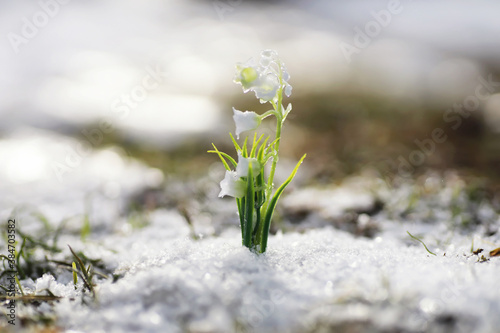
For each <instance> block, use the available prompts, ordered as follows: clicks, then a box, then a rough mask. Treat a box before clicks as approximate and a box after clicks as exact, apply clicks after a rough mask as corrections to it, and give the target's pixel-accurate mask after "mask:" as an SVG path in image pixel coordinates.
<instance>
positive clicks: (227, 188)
mask: <svg viewBox="0 0 500 333" xmlns="http://www.w3.org/2000/svg"><path fill="white" fill-rule="evenodd" d="M245 190H246V182H245V181H244V180H243V179H241V178H240V177H238V176H237V174H236V171H229V170H227V171H226V175H225V176H224V179H223V180H222V181H221V182H220V193H219V198H222V197H224V196H225V195H229V196H231V197H235V198H243V197H244V196H245Z"/></svg>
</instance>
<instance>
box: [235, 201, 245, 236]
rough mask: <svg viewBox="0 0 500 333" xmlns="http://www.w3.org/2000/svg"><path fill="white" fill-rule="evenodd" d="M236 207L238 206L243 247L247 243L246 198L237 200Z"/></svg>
mask: <svg viewBox="0 0 500 333" xmlns="http://www.w3.org/2000/svg"><path fill="white" fill-rule="evenodd" d="M236 205H237V206H238V216H239V218H240V228H241V239H242V243H243V245H245V244H244V242H245V198H244V197H243V198H236Z"/></svg>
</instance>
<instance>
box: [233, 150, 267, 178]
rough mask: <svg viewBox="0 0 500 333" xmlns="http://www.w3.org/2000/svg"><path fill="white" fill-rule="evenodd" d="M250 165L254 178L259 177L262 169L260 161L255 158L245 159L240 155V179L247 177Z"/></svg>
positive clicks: (238, 168)
mask: <svg viewBox="0 0 500 333" xmlns="http://www.w3.org/2000/svg"><path fill="white" fill-rule="evenodd" d="M250 165H251V166H252V174H253V176H254V177H255V176H258V175H259V174H260V169H261V166H260V162H259V160H258V159H256V158H253V157H243V156H241V154H238V166H237V167H236V174H237V175H238V177H246V176H247V175H248V168H249V167H250Z"/></svg>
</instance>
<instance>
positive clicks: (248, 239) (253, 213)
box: [209, 50, 306, 253]
mask: <svg viewBox="0 0 500 333" xmlns="http://www.w3.org/2000/svg"><path fill="white" fill-rule="evenodd" d="M289 80H290V75H289V74H288V72H287V70H286V67H285V64H283V62H282V61H281V60H280V58H279V57H278V54H277V53H276V52H275V51H273V50H265V51H263V52H262V53H261V57H260V59H259V62H258V63H257V62H255V61H254V60H253V59H250V60H249V61H247V62H246V63H238V64H236V75H235V77H234V82H235V83H237V84H241V86H242V88H243V92H244V93H247V92H249V91H253V92H254V93H255V97H256V98H258V99H259V101H260V102H261V103H262V104H264V103H269V104H270V105H271V106H272V109H271V110H269V111H267V112H264V113H263V114H258V113H256V112H253V111H244V112H243V111H240V110H236V109H235V108H233V114H234V115H233V119H234V122H235V125H236V131H235V132H236V137H237V139H239V136H240V134H242V133H244V132H248V131H253V130H258V127H259V126H260V124H261V123H262V121H263V120H264V119H265V118H267V117H270V116H274V117H275V118H276V133H275V137H274V139H273V140H271V137H270V136H267V137H265V138H264V135H261V136H260V137H257V133H255V134H254V136H253V140H252V142H251V144H250V146H249V140H248V137H246V138H245V140H244V142H243V144H242V145H240V144H238V142H237V141H236V139H235V138H234V137H233V135H232V134H230V136H231V140H232V142H233V144H234V147H235V149H236V152H237V154H238V161H236V160H235V159H234V158H232V157H231V156H230V155H228V154H226V153H224V152H221V151H219V150H218V149H217V147H215V145H214V150H211V151H209V152H211V153H216V154H218V155H219V157H220V159H221V161H222V163H223V164H224V167H225V168H226V174H225V177H224V179H223V180H222V181H221V183H220V187H221V191H220V193H219V197H224V196H232V197H234V198H235V199H236V205H237V206H238V214H239V217H240V225H241V235H242V238H243V242H242V243H243V245H244V246H246V247H248V248H250V249H251V250H253V251H256V252H260V253H263V252H265V251H266V247H267V238H268V234H269V228H270V225H271V219H272V217H273V213H274V210H275V208H276V204H277V202H278V199H279V197H280V196H281V194H282V193H283V191H284V189H285V187H286V186H287V185H288V184H289V183H290V182H291V181H292V179H293V178H294V176H295V174H296V173H297V170H298V168H299V166H300V164H301V163H302V161H303V160H304V158H305V156H306V155H304V156H302V158H301V159H300V161H299V162H298V163H297V165H296V166H295V169H294V170H293V171H292V173H291V174H290V176H289V177H288V179H287V180H286V181H285V182H284V183H283V184H281V186H279V187H278V188H277V189H275V188H274V183H273V179H274V174H275V171H276V165H277V162H278V152H279V146H280V141H281V129H282V127H283V123H284V122H285V119H286V117H287V115H288V113H290V111H291V110H292V105H291V104H288V105H287V107H286V108H285V107H284V106H283V94H285V95H286V96H287V97H290V95H291V94H292V86H291V85H290V84H289V83H288V81H289ZM268 162H271V168H270V172H269V176H268V177H267V179H266V176H265V172H264V168H265V166H266V165H267V163H268Z"/></svg>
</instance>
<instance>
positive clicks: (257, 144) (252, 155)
mask: <svg viewBox="0 0 500 333" xmlns="http://www.w3.org/2000/svg"><path fill="white" fill-rule="evenodd" d="M263 137H264V134H262V135H261V136H260V137H259V139H258V140H257V141H256V140H255V139H256V138H257V133H255V135H254V138H253V144H252V151H251V152H250V157H255V151H256V150H257V147H258V146H259V142H260V141H261V140H262V138H263Z"/></svg>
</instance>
